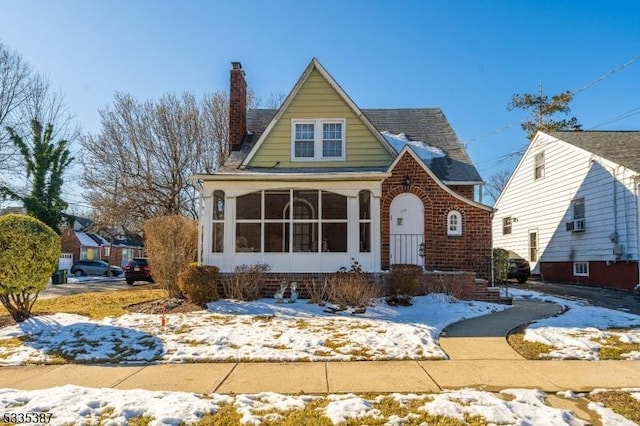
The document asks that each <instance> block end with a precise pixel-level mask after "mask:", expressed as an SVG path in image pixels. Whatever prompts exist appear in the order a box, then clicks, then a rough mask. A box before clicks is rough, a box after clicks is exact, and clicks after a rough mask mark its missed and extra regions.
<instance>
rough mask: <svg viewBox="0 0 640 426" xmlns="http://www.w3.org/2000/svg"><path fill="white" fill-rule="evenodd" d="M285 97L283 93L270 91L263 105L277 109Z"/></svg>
mask: <svg viewBox="0 0 640 426" xmlns="http://www.w3.org/2000/svg"><path fill="white" fill-rule="evenodd" d="M286 98H287V95H285V94H284V93H276V92H271V93H270V94H269V97H268V98H267V102H266V103H265V105H264V106H265V108H269V109H279V108H280V106H281V105H282V103H283V102H284V100H285V99H286Z"/></svg>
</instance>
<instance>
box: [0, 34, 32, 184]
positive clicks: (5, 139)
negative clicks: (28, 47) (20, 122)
mask: <svg viewBox="0 0 640 426" xmlns="http://www.w3.org/2000/svg"><path fill="white" fill-rule="evenodd" d="M32 74H33V72H32V70H31V67H30V66H29V64H27V63H26V62H25V61H24V60H23V59H22V56H20V55H19V54H18V53H17V52H14V51H12V50H10V49H9V48H7V47H6V46H5V45H4V44H2V43H0V164H2V165H3V169H4V170H5V171H7V172H9V168H8V166H9V165H11V164H12V163H13V162H12V161H10V160H12V158H13V157H14V156H15V155H16V153H15V150H14V146H13V144H12V143H11V138H10V136H9V134H8V132H7V131H6V127H8V126H15V124H16V123H15V121H14V117H15V116H16V111H17V110H18V108H19V107H20V106H21V105H23V104H24V103H25V102H26V100H27V99H28V98H29V96H28V92H29V81H30V79H31V75H32ZM2 178H3V176H0V180H1V179H2Z"/></svg>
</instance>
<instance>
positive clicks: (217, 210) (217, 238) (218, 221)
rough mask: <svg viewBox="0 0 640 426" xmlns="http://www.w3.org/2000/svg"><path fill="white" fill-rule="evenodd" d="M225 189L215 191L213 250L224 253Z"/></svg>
mask: <svg viewBox="0 0 640 426" xmlns="http://www.w3.org/2000/svg"><path fill="white" fill-rule="evenodd" d="M224 202H225V200H224V191H215V192H214V193H213V217H212V224H211V252H212V253H222V251H223V247H224Z"/></svg>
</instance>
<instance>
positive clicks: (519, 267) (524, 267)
mask: <svg viewBox="0 0 640 426" xmlns="http://www.w3.org/2000/svg"><path fill="white" fill-rule="evenodd" d="M529 275H531V268H530V266H529V261H528V260H526V259H524V258H523V257H521V256H519V255H518V254H517V253H515V252H513V251H511V250H509V269H508V270H507V279H509V278H515V279H517V280H518V282H519V283H520V284H524V283H526V282H527V280H528V279H529Z"/></svg>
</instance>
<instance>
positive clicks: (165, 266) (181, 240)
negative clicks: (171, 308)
mask: <svg viewBox="0 0 640 426" xmlns="http://www.w3.org/2000/svg"><path fill="white" fill-rule="evenodd" d="M144 234H145V248H146V250H147V253H148V257H149V268H150V269H151V270H152V271H153V278H154V279H155V280H156V282H157V283H158V284H159V285H160V287H162V288H163V289H164V290H165V291H166V292H167V296H168V297H178V298H182V297H183V293H182V291H181V290H180V286H179V285H178V274H180V272H182V271H183V270H185V269H186V268H187V267H188V266H189V264H190V263H191V262H194V261H195V260H196V255H197V250H198V247H197V246H198V224H197V222H196V221H195V220H193V219H189V218H187V217H184V216H161V217H157V218H153V219H149V220H147V221H146V222H145V224H144Z"/></svg>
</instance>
